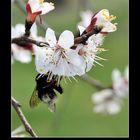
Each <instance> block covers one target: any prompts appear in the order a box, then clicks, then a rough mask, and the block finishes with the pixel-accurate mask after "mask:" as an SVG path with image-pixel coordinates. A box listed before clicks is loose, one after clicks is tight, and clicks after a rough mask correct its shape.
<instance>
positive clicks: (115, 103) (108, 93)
mask: <svg viewBox="0 0 140 140" xmlns="http://www.w3.org/2000/svg"><path fill="white" fill-rule="evenodd" d="M92 101H93V103H94V108H93V111H94V112H96V113H108V114H111V115H114V114H117V113H119V112H120V110H121V100H120V99H119V98H117V97H116V96H114V92H113V90H111V89H105V90H102V91H100V92H97V93H94V94H93V95H92Z"/></svg>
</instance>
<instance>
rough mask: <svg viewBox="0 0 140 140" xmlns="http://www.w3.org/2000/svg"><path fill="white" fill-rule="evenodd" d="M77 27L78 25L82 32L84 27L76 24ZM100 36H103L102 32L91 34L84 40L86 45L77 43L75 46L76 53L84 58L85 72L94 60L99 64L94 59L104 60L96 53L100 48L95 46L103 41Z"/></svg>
mask: <svg viewBox="0 0 140 140" xmlns="http://www.w3.org/2000/svg"><path fill="white" fill-rule="evenodd" d="M78 27H79V30H80V33H81V34H82V32H83V31H84V30H85V28H84V27H82V26H78ZM102 37H103V35H102V34H97V35H92V36H91V37H89V38H88V40H87V41H86V44H87V45H84V44H79V45H78V46H77V50H78V54H79V55H80V56H81V57H83V58H84V59H85V62H86V72H88V71H89V70H90V69H91V68H92V66H93V65H94V62H95V63H97V64H99V65H101V64H100V63H99V62H97V61H96V60H105V59H103V58H101V57H99V56H97V53H98V52H99V51H101V48H97V47H98V45H101V44H102V42H103V38H102ZM101 66H102V65H101Z"/></svg>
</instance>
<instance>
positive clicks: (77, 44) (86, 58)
mask: <svg viewBox="0 0 140 140" xmlns="http://www.w3.org/2000/svg"><path fill="white" fill-rule="evenodd" d="M54 9H55V7H54V4H53V3H48V2H45V1H44V0H29V1H28V3H27V5H26V11H27V17H26V21H25V26H24V25H21V24H18V25H16V26H15V28H14V27H12V38H17V37H22V36H23V37H24V39H27V38H28V39H35V40H37V41H43V45H40V43H39V42H37V43H32V42H33V41H32V42H31V43H25V44H23V43H22V44H21V43H12V49H11V51H12V53H11V54H12V58H13V59H12V60H18V61H20V62H23V63H28V62H30V61H31V58H32V57H31V55H32V53H34V55H35V66H36V71H37V72H38V75H37V76H36V88H35V90H34V92H33V94H32V97H31V100H30V106H31V107H34V106H36V105H37V103H38V102H39V101H40V100H41V101H43V102H45V103H47V104H48V106H49V109H50V110H51V111H52V112H53V111H55V102H56V94H55V92H54V89H55V90H57V91H58V92H59V93H62V88H61V86H60V81H61V79H62V78H64V77H67V78H68V79H69V78H70V77H72V78H74V77H75V76H81V75H84V74H85V73H86V72H88V71H89V70H91V68H92V67H93V66H94V63H97V64H99V65H101V64H100V63H99V62H98V60H105V59H103V58H101V57H99V56H97V54H99V53H100V52H102V51H105V49H104V48H101V45H102V44H103V40H104V37H105V34H107V33H109V32H114V31H116V30H117V27H116V24H113V23H111V21H112V20H114V19H115V16H112V15H111V16H110V13H109V11H108V10H107V9H103V10H100V11H99V12H98V13H96V14H94V15H93V13H92V12H90V11H87V12H85V13H82V14H81V18H82V21H81V22H80V23H79V24H78V28H79V32H80V34H79V35H78V36H76V37H74V34H73V33H72V32H71V31H69V30H64V31H63V32H62V33H61V34H60V36H59V37H56V35H55V31H54V30H53V29H51V28H47V30H46V35H45V38H42V37H38V36H37V28H36V24H35V21H36V18H37V17H38V16H40V15H44V14H46V13H48V12H50V11H52V10H54ZM74 79H75V78H74ZM115 88H116V87H115Z"/></svg>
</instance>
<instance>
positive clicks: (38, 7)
mask: <svg viewBox="0 0 140 140" xmlns="http://www.w3.org/2000/svg"><path fill="white" fill-rule="evenodd" d="M28 4H29V5H30V7H31V11H32V13H35V12H39V11H41V15H44V14H46V13H48V12H50V11H52V10H53V9H54V8H55V7H54V4H53V3H51V2H50V3H48V2H44V0H29V1H28Z"/></svg>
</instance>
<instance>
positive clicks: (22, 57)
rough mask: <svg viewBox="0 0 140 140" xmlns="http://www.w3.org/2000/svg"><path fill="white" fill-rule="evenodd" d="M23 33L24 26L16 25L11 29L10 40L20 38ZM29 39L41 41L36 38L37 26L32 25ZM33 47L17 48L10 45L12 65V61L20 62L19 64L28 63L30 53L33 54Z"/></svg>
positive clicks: (29, 45) (17, 46)
mask: <svg viewBox="0 0 140 140" xmlns="http://www.w3.org/2000/svg"><path fill="white" fill-rule="evenodd" d="M24 33H25V25H24V24H16V26H15V27H12V34H11V37H12V38H16V37H21V36H23V35H24ZM30 37H31V38H34V39H37V40H38V39H40V40H41V39H42V38H41V37H38V36H37V26H36V24H35V23H34V24H33V26H32V28H31V35H30ZM33 46H34V45H32V44H28V45H26V46H24V47H23V46H19V45H17V44H14V43H13V44H11V51H12V52H11V53H12V54H11V55H12V56H11V60H12V64H13V62H14V60H17V61H20V62H21V63H29V62H31V60H32V52H33Z"/></svg>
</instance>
